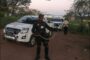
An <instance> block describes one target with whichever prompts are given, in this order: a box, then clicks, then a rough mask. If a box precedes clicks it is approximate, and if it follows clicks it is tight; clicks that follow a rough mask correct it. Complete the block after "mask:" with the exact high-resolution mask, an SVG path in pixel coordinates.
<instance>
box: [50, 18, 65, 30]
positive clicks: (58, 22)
mask: <svg viewBox="0 0 90 60" xmlns="http://www.w3.org/2000/svg"><path fill="white" fill-rule="evenodd" d="M63 21H64V20H63V19H60V18H52V19H50V20H49V24H50V25H51V27H53V28H58V29H62V28H63Z"/></svg>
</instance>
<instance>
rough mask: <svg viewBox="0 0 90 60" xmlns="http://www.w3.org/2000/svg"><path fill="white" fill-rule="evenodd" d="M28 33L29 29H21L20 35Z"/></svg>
mask: <svg viewBox="0 0 90 60" xmlns="http://www.w3.org/2000/svg"><path fill="white" fill-rule="evenodd" d="M28 31H29V28H23V29H22V31H21V33H28Z"/></svg>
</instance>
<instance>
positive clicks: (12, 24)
mask: <svg viewBox="0 0 90 60" xmlns="http://www.w3.org/2000/svg"><path fill="white" fill-rule="evenodd" d="M30 26H32V25H31V24H25V23H19V22H13V23H10V24H7V25H6V27H11V28H17V29H23V28H30Z"/></svg>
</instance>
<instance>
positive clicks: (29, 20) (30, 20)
mask: <svg viewBox="0 0 90 60" xmlns="http://www.w3.org/2000/svg"><path fill="white" fill-rule="evenodd" d="M36 21H37V18H36V17H22V18H21V19H19V20H18V22H20V23H26V24H33V23H34V22H36Z"/></svg>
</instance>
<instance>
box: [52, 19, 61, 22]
mask: <svg viewBox="0 0 90 60" xmlns="http://www.w3.org/2000/svg"><path fill="white" fill-rule="evenodd" d="M51 21H53V22H63V19H52V20H51Z"/></svg>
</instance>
